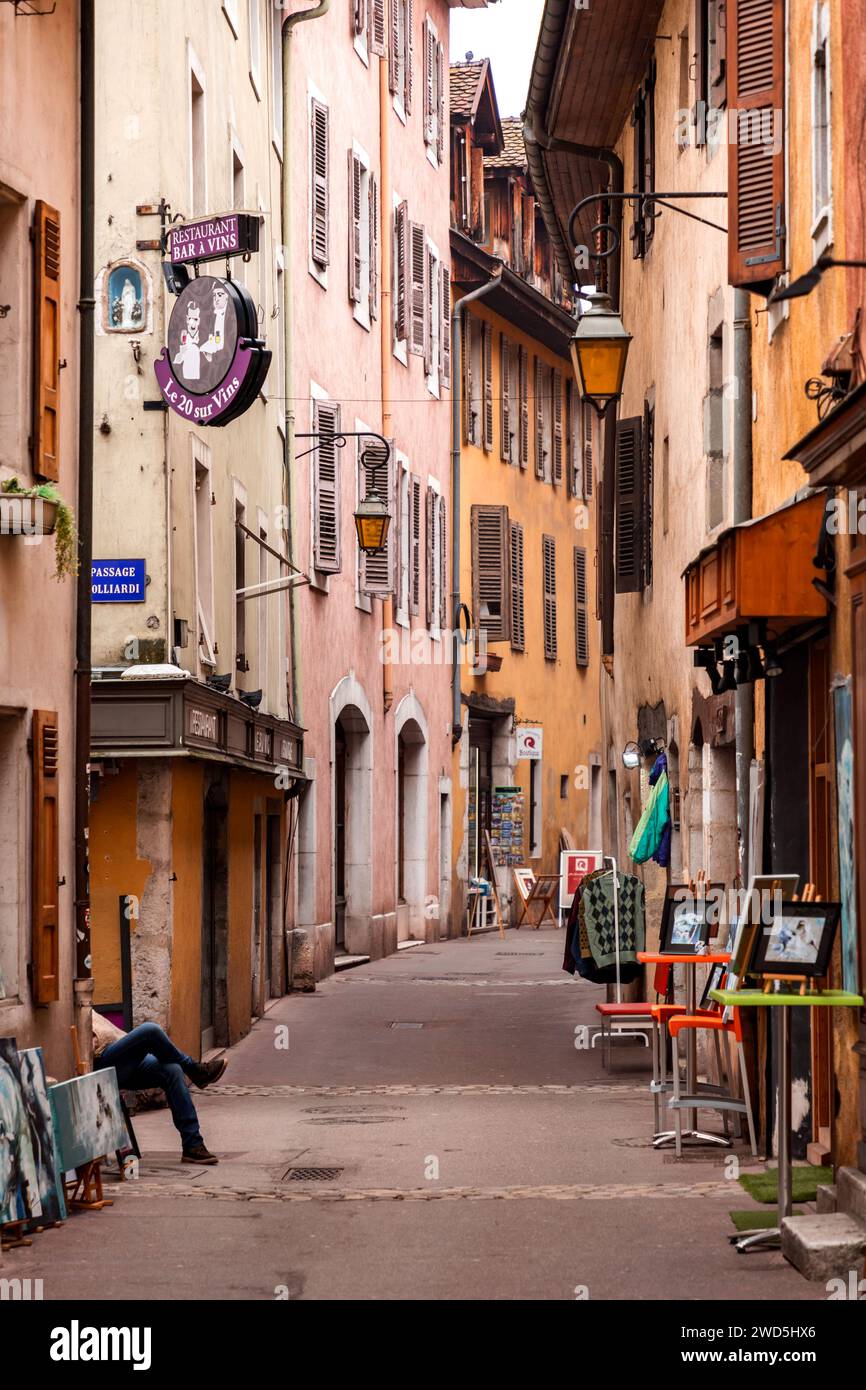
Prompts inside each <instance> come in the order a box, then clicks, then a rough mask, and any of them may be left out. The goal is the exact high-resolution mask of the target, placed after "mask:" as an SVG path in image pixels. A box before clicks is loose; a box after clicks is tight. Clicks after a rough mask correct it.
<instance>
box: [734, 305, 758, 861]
mask: <svg viewBox="0 0 866 1390" xmlns="http://www.w3.org/2000/svg"><path fill="white" fill-rule="evenodd" d="M734 385H735V391H734V422H733V436H734V437H733V445H734V525H735V526H737V525H738V524H739V523H740V522H742V521H749V520H750V519H751V516H752V317H751V307H750V303H749V294H748V291H747V290H736V291H735V292H734ZM734 701H735V729H736V762H737V827H738V829H739V832H740V877H741V879H742V881H743V883H745V882H746V875H747V873H748V867H749V851H750V845H749V778H750V770H751V765H752V759H753V758H754V756H755V687H754V686H753V685H738V686H737V691H736V695H735V697H734Z"/></svg>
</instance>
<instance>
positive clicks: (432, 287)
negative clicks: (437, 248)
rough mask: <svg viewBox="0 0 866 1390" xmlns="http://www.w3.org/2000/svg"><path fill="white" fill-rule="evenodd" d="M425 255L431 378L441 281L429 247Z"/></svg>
mask: <svg viewBox="0 0 866 1390" xmlns="http://www.w3.org/2000/svg"><path fill="white" fill-rule="evenodd" d="M424 254H425V256H426V257H427V265H426V270H425V280H424V286H425V289H424V294H425V299H426V303H425V305H424V373H425V375H426V376H429V375H430V373H431V372H432V371H433V320H434V317H435V316H437V315H438V313H439V307H438V302H439V279H438V271H437V267H436V257H435V256H434V255H433V252H432V251H431V250H430V247H429V246H426V247H425V251H424Z"/></svg>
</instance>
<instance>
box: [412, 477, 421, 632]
mask: <svg viewBox="0 0 866 1390" xmlns="http://www.w3.org/2000/svg"><path fill="white" fill-rule="evenodd" d="M409 612H410V613H412V614H413V615H414V616H417V615H418V614H419V613H420V612H421V479H420V478H419V476H418V474H417V473H410V475H409Z"/></svg>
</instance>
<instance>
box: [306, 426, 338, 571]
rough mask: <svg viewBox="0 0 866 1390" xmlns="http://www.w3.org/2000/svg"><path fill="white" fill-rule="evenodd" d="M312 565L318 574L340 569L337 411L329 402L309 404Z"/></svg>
mask: <svg viewBox="0 0 866 1390" xmlns="http://www.w3.org/2000/svg"><path fill="white" fill-rule="evenodd" d="M313 432H314V433H315V434H318V435H319V436H320V438H318V439H316V440H314V444H315V452H314V453H313V454H312V455H311V458H312V460H313V564H314V566H315V568H316V569H317V570H319V571H320V573H322V574H338V573H339V571H340V568H341V559H342V557H341V544H340V543H341V520H342V517H341V512H342V508H341V496H340V450H339V449H338V448H337V445H336V443H335V439H334V437H335V435H338V434H339V432H340V407H339V405H337V404H335V403H334V402H333V401H323V400H316V401H314V403H313Z"/></svg>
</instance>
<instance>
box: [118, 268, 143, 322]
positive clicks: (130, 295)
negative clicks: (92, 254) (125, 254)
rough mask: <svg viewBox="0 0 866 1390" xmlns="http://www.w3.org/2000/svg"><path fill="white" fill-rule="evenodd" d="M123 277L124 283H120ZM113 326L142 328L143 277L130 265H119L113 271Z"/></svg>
mask: <svg viewBox="0 0 866 1390" xmlns="http://www.w3.org/2000/svg"><path fill="white" fill-rule="evenodd" d="M121 277H123V283H122V284H121V283H120V280H121ZM109 298H110V304H111V309H110V315H111V327H112V328H115V329H120V330H121V331H122V330H123V329H134V328H140V327H141V324H142V321H143V318H144V304H143V303H142V292H141V277H140V276H139V274H138V272H137V271H136V270H133V269H132V268H131V267H130V266H123V267H118V269H117V270H115V271H113V272H112V275H111V280H110V285H109Z"/></svg>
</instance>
